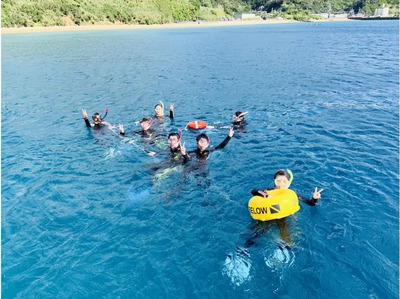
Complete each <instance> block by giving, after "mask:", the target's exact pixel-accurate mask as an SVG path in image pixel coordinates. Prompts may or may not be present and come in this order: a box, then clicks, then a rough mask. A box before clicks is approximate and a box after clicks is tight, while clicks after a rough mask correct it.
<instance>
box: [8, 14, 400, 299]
mask: <svg viewBox="0 0 400 299" xmlns="http://www.w3.org/2000/svg"><path fill="white" fill-rule="evenodd" d="M398 27H399V23H398V22H397V21H369V22H343V23H342V22H335V23H321V24H319V23H302V24H282V25H268V26H266V25H265V26H248V27H247V26H246V27H229V28H226V27H225V28H223V27H222V28H196V29H165V30H143V31H109V32H73V33H41V34H21V35H5V36H2V103H1V109H2V115H1V116H2V157H1V161H2V189H1V190H2V215H1V216H2V222H1V228H2V229H1V232H2V243H1V245H2V266H1V270H2V296H3V298H35V297H36V298H47V297H49V298H54V297H62V298H65V297H76V298H88V297H92V298H96V297H105V298H132V297H133V298H160V297H168V298H184V297H189V298H192V297H194V298H210V297H212V298H233V297H245V298H257V297H258V298H267V297H269V298H275V297H276V298H396V297H398V296H399V293H398V291H399V185H398V182H399V154H398V153H399V93H398V91H399V48H398V45H399V38H398V37H399V35H398ZM159 100H164V102H165V103H166V105H168V104H169V103H171V102H174V103H175V110H176V112H175V113H176V117H175V120H174V121H173V122H170V120H166V121H165V123H164V125H163V126H164V127H163V130H165V132H171V131H176V130H177V128H184V127H185V124H186V123H187V122H188V121H190V120H193V119H203V120H206V121H207V122H208V123H209V124H210V125H229V123H230V121H231V119H232V115H233V113H234V112H235V111H236V110H242V111H249V113H248V115H246V118H247V120H248V124H247V128H246V131H245V132H236V134H235V136H234V137H233V138H232V140H231V141H230V143H229V144H228V145H227V146H226V148H225V149H223V150H221V151H217V152H214V153H212V154H211V155H210V157H209V159H208V161H207V165H206V170H205V171H206V177H204V176H202V175H199V174H198V173H196V172H190V173H188V174H186V175H185V176H183V175H182V174H181V173H182V171H183V170H182V167H178V168H176V169H174V170H173V171H171V172H170V173H169V174H168V175H166V176H164V177H163V178H161V179H159V180H155V178H154V175H155V174H154V173H153V172H152V171H151V170H150V166H151V165H154V164H155V163H156V164H157V163H160V162H161V161H163V159H164V157H163V156H162V155H160V154H159V155H156V156H155V157H150V156H148V155H146V154H145V153H144V152H143V151H142V150H141V149H142V147H143V144H142V143H141V141H140V140H136V141H135V143H134V144H131V143H127V142H124V141H123V140H122V139H121V138H120V137H119V136H118V135H115V134H113V133H112V132H111V131H108V130H107V129H105V130H102V131H100V132H99V131H93V130H90V129H87V128H86V127H85V125H84V122H83V119H82V113H81V109H87V110H88V113H89V116H90V115H91V114H92V113H94V112H96V111H98V112H100V113H103V112H104V110H105V109H106V108H109V111H110V112H109V115H108V116H107V119H106V120H107V121H108V122H110V123H112V124H119V123H123V124H125V127H126V129H127V130H131V129H137V128H138V127H136V126H135V125H134V124H133V122H134V121H136V120H139V119H141V118H142V117H144V116H148V115H152V114H153V108H154V105H155V104H157V103H158V101H159ZM207 133H208V134H209V136H210V138H211V144H212V145H213V146H216V145H218V144H219V142H221V141H222V140H223V138H225V136H226V134H227V133H228V130H227V129H213V130H207ZM195 135H196V132H191V131H184V133H183V140H184V141H186V145H187V147H188V149H194V148H195V146H196V145H195ZM161 143H163V142H161ZM163 144H164V145H165V142H164V143H163ZM161 147H162V146H160V144H159V145H158V148H155V149H156V150H157V151H158V152H162V151H163V149H160V148H161ZM280 168H289V169H291V170H292V171H293V173H294V181H293V184H292V189H294V190H296V191H297V192H298V193H299V194H301V195H304V196H308V197H311V195H312V191H313V189H314V187H315V186H318V187H321V188H324V191H323V193H322V199H321V200H320V204H319V205H318V206H315V207H312V206H307V205H303V204H302V205H301V209H300V211H299V212H298V213H296V214H295V215H294V216H291V217H289V219H288V223H289V224H290V228H289V231H290V234H291V238H292V241H293V246H292V249H291V250H286V249H285V250H280V249H279V247H278V245H280V244H282V241H281V240H280V238H279V232H278V229H277V228H276V227H274V226H272V227H271V229H270V231H269V232H268V233H266V234H264V235H262V236H261V237H260V238H258V239H257V240H256V244H255V245H254V246H252V247H250V250H249V255H241V254H238V253H237V252H236V250H235V248H236V246H239V249H240V248H241V247H242V246H243V244H244V242H245V241H246V239H247V237H248V235H247V234H248V232H249V229H250V227H251V225H252V223H253V222H252V220H251V217H250V215H249V213H248V210H247V202H248V200H249V198H250V197H251V194H250V190H251V189H253V188H256V187H260V188H261V187H267V186H269V187H272V186H273V179H272V177H273V175H274V173H275V172H276V170H278V169H280ZM183 177H184V179H183V180H182V178H183ZM182 182H183V183H182ZM228 255H231V256H232V259H229V258H227V256H228Z"/></svg>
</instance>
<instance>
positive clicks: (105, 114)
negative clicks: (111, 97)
mask: <svg viewBox="0 0 400 299" xmlns="http://www.w3.org/2000/svg"><path fill="white" fill-rule="evenodd" d="M107 114H108V108H106V113H104V116H103V117H102V118H101V120H103V119H105V118H106V116H107Z"/></svg>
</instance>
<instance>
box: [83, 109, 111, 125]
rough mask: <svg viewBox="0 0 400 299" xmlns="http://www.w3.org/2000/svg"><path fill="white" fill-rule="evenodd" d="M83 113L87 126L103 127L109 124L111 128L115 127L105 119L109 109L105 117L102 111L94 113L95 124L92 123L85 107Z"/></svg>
mask: <svg viewBox="0 0 400 299" xmlns="http://www.w3.org/2000/svg"><path fill="white" fill-rule="evenodd" d="M82 114H83V119H84V120H85V124H86V127H88V128H94V129H101V128H102V127H105V126H107V127H108V128H109V129H112V128H114V127H113V126H112V125H111V124H109V123H108V122H105V121H103V119H104V118H105V117H106V116H107V114H108V109H107V110H106V114H105V115H104V117H101V115H100V113H98V112H96V113H94V114H93V115H92V120H93V124H91V123H90V121H89V119H88V115H87V112H86V110H85V109H82Z"/></svg>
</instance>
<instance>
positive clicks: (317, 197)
mask: <svg viewBox="0 0 400 299" xmlns="http://www.w3.org/2000/svg"><path fill="white" fill-rule="evenodd" d="M322 191H324V189H321V190H319V191H318V188H317V187H315V190H314V194H313V196H312V197H313V198H314V199H320V198H321V192H322Z"/></svg>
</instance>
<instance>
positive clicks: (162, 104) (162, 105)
mask: <svg viewBox="0 0 400 299" xmlns="http://www.w3.org/2000/svg"><path fill="white" fill-rule="evenodd" d="M160 103H161V108H162V110H163V111H164V103H163V102H162V101H160Z"/></svg>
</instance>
